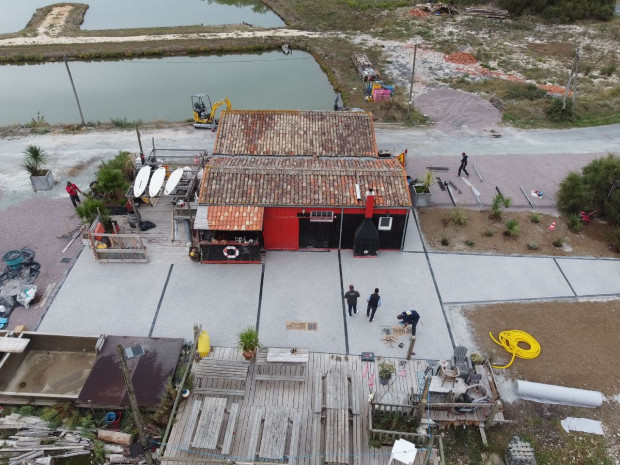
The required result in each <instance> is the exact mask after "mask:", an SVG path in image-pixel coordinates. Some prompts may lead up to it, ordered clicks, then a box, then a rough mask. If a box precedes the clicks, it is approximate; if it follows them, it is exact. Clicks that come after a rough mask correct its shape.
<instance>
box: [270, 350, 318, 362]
mask: <svg viewBox="0 0 620 465" xmlns="http://www.w3.org/2000/svg"><path fill="white" fill-rule="evenodd" d="M293 350H295V352H292V351H293ZM309 358H310V355H309V353H308V349H286V348H279V347H269V348H268V349H267V362H268V363H308V360H309Z"/></svg>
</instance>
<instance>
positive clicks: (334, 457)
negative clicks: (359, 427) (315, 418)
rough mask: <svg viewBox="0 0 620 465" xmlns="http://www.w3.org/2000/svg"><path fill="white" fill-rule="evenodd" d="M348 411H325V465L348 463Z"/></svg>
mask: <svg viewBox="0 0 620 465" xmlns="http://www.w3.org/2000/svg"><path fill="white" fill-rule="evenodd" d="M349 454H350V451H349V411H348V409H327V412H326V416H325V463H344V464H348V463H349V458H350V457H349Z"/></svg>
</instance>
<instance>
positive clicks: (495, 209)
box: [491, 193, 512, 220]
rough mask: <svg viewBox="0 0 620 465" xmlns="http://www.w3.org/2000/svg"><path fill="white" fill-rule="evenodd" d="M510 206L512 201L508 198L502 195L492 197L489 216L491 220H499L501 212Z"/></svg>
mask: <svg viewBox="0 0 620 465" xmlns="http://www.w3.org/2000/svg"><path fill="white" fill-rule="evenodd" d="M510 205H512V199H511V198H510V197H504V196H503V195H502V194H499V193H498V194H497V195H496V196H495V197H493V201H492V202H491V214H492V215H493V218H496V219H498V220H499V219H501V218H502V210H503V209H504V208H509V207H510Z"/></svg>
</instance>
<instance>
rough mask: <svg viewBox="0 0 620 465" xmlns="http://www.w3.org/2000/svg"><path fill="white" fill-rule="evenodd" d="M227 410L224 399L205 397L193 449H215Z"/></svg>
mask: <svg viewBox="0 0 620 465" xmlns="http://www.w3.org/2000/svg"><path fill="white" fill-rule="evenodd" d="M225 409H226V399H225V398H224V397H205V399H204V400H203V401H202V411H201V413H200V420H199V421H198V427H197V428H196V433H195V434H194V440H193V441H192V447H197V448H200V449H215V447H216V446H217V439H218V438H219V436H220V429H221V428H222V421H223V420H224V411H225Z"/></svg>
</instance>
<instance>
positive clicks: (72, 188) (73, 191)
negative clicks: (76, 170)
mask: <svg viewBox="0 0 620 465" xmlns="http://www.w3.org/2000/svg"><path fill="white" fill-rule="evenodd" d="M65 189H66V190H67V193H68V194H69V197H71V202H72V203H73V206H74V207H77V204H78V203H81V202H80V196H79V195H78V192H82V191H81V190H80V188H79V187H78V186H76V185H75V184H73V183H72V182H71V181H67V187H65Z"/></svg>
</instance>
